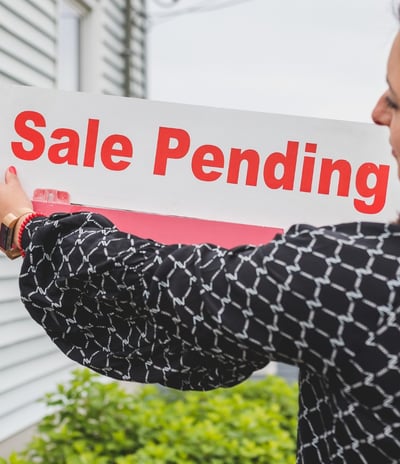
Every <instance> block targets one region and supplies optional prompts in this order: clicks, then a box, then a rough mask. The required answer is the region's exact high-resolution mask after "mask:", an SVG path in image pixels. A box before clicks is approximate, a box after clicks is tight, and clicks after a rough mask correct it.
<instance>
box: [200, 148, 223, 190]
mask: <svg viewBox="0 0 400 464" xmlns="http://www.w3.org/2000/svg"><path fill="white" fill-rule="evenodd" d="M207 155H211V158H210V159H207V158H206V157H207ZM205 167H210V168H219V169H222V168H223V167H224V154H223V153H222V150H221V149H220V148H218V147H216V146H215V145H202V146H201V147H199V148H198V149H197V150H196V151H195V152H194V153H193V158H192V171H193V174H194V175H195V177H197V179H199V180H204V181H206V182H212V181H214V180H217V179H219V178H220V177H221V174H222V173H221V172H218V171H213V170H211V171H209V172H206V171H204V168H205Z"/></svg>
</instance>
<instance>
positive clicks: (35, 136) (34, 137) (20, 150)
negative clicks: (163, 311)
mask: <svg viewBox="0 0 400 464" xmlns="http://www.w3.org/2000/svg"><path fill="white" fill-rule="evenodd" d="M29 123H33V125H34V127H46V120H45V119H44V117H43V116H42V115H41V114H40V113H37V112H36V111H23V112H22V113H20V114H18V116H17V117H16V118H15V122H14V128H15V131H16V132H17V134H18V135H19V136H21V137H22V138H23V139H25V140H27V141H28V142H30V143H31V144H32V148H30V149H27V148H25V147H24V144H23V142H11V150H12V151H13V153H14V155H15V156H16V157H17V158H19V159H22V160H25V161H34V160H36V159H38V158H40V156H41V155H42V153H43V150H44V148H45V139H44V137H43V135H42V134H41V133H40V132H39V131H37V130H35V129H34V128H32V127H30V126H29V125H28V124H29Z"/></svg>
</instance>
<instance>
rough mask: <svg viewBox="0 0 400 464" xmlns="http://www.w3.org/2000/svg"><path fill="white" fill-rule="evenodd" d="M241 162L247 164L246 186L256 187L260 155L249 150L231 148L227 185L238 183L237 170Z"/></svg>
mask: <svg viewBox="0 0 400 464" xmlns="http://www.w3.org/2000/svg"><path fill="white" fill-rule="evenodd" d="M242 161H246V162H247V174H246V185H257V179H258V170H259V168H260V155H259V154H258V153H257V152H256V151H255V150H251V149H249V150H241V149H240V148H232V150H231V156H230V158H229V166H228V177H227V182H228V183H229V184H237V183H239V170H240V165H241V164H242Z"/></svg>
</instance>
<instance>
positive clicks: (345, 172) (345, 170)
mask: <svg viewBox="0 0 400 464" xmlns="http://www.w3.org/2000/svg"><path fill="white" fill-rule="evenodd" d="M335 171H337V172H338V173H339V179H338V188H337V195H339V196H341V197H347V196H349V190H350V177H351V164H350V163H349V162H348V161H346V160H336V161H334V160H331V159H327V158H323V159H322V164H321V172H320V178H319V186H318V193H323V194H326V195H327V194H329V193H330V190H331V181H332V174H333V173H334V172H335Z"/></svg>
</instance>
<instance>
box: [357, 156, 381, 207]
mask: <svg viewBox="0 0 400 464" xmlns="http://www.w3.org/2000/svg"><path fill="white" fill-rule="evenodd" d="M389 170H390V168H389V166H387V165H385V164H380V165H379V166H377V165H376V164H373V163H364V164H362V165H361V166H360V167H359V169H358V171H357V175H356V189H357V193H358V194H359V195H361V196H362V197H363V198H371V197H373V201H372V203H371V204H368V203H367V202H365V201H363V200H359V199H355V200H354V207H355V208H356V210H357V211H358V212H360V213H366V214H376V213H379V212H380V211H381V210H382V209H383V207H384V206H385V203H386V192H387V186H388V181H389ZM370 176H375V179H376V182H375V184H374V185H373V186H372V187H370V186H369V185H368V179H369V177H370Z"/></svg>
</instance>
